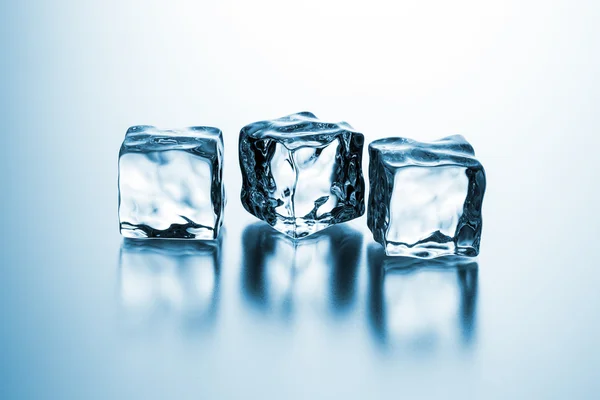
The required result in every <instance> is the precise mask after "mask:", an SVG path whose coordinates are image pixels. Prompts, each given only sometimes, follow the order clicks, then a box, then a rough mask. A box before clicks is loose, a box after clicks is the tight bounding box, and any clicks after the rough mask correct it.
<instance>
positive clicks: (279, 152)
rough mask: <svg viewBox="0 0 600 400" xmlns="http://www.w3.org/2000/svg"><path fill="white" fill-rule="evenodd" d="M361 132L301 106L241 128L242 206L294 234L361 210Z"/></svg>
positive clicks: (312, 230) (350, 216)
mask: <svg viewBox="0 0 600 400" xmlns="http://www.w3.org/2000/svg"><path fill="white" fill-rule="evenodd" d="M363 143H364V136H363V135H362V134H361V133H359V132H356V131H355V130H353V129H352V127H351V126H350V125H348V124H347V123H344V122H341V123H325V122H322V121H320V120H318V119H317V118H316V117H315V116H314V115H313V114H311V113H308V112H304V113H299V114H293V115H289V116H287V117H283V118H279V119H275V120H271V121H261V122H256V123H253V124H250V125H247V126H245V127H244V128H243V129H242V130H241V132H240V140H239V147H240V149H239V150H240V167H241V170H242V178H243V185H242V192H241V199H242V204H243V205H244V208H245V209H246V210H247V211H248V212H250V213H251V214H253V215H254V216H256V217H258V218H260V219H262V220H264V221H266V222H267V223H268V224H270V225H271V226H273V227H274V228H275V229H277V230H278V231H280V232H283V233H285V234H286V235H288V236H290V237H292V238H301V237H305V236H308V235H311V234H313V233H315V232H318V231H320V230H322V229H325V228H327V227H328V226H331V225H333V224H338V223H341V222H345V221H349V220H351V219H354V218H358V217H360V216H361V215H362V214H363V213H364V191H365V187H364V179H363V175H362V150H363Z"/></svg>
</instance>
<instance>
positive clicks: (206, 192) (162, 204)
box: [119, 126, 225, 240]
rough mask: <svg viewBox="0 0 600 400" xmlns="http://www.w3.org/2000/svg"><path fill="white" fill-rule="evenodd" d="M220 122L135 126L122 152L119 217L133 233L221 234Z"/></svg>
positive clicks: (129, 233) (187, 236)
mask: <svg viewBox="0 0 600 400" xmlns="http://www.w3.org/2000/svg"><path fill="white" fill-rule="evenodd" d="M222 175H223V136H222V134H221V131H220V130H219V129H217V128H211V127H192V128H186V129H180V130H160V129H157V128H155V127H153V126H134V127H131V128H129V130H128V131H127V134H126V135H125V140H124V141H123V145H122V146H121V151H120V152H119V223H120V229H121V234H122V235H123V236H125V237H129V238H171V239H205V240H209V239H215V238H216V237H217V236H218V235H219V229H220V227H221V225H222V222H223V209H224V206H225V188H224V185H223V180H222Z"/></svg>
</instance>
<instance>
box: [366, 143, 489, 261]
mask: <svg viewBox="0 0 600 400" xmlns="http://www.w3.org/2000/svg"><path fill="white" fill-rule="evenodd" d="M369 157H370V161H369V180H370V185H371V186H370V187H371V192H370V195H369V208H368V211H367V224H368V226H369V229H370V230H371V232H373V238H374V239H375V241H377V242H379V243H381V244H382V245H383V246H384V248H385V252H386V254H387V255H391V256H413V257H437V256H442V255H449V254H457V255H464V256H476V255H477V254H479V243H480V239H481V225H482V220H481V206H482V202H483V195H484V192H485V171H484V169H483V167H482V165H481V164H480V163H479V161H477V160H476V159H475V152H474V151H473V147H472V146H471V145H470V144H469V143H468V142H467V141H466V140H465V139H464V138H463V137H462V136H458V135H457V136H450V137H447V138H444V139H441V140H438V141H436V142H431V143H421V142H417V141H414V140H410V139H404V138H387V139H381V140H376V141H374V142H372V143H371V144H370V145H369Z"/></svg>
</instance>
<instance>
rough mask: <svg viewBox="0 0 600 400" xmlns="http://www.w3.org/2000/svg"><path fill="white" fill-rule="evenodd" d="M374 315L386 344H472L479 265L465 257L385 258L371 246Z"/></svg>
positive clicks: (412, 346) (434, 346)
mask: <svg viewBox="0 0 600 400" xmlns="http://www.w3.org/2000/svg"><path fill="white" fill-rule="evenodd" d="M369 253H370V256H369V263H370V266H369V267H370V269H371V291H372V293H371V296H372V297H371V307H370V308H371V317H372V322H373V326H374V328H375V332H376V333H377V336H378V337H379V339H381V340H382V341H383V342H384V343H387V344H392V345H395V346H399V347H404V348H409V349H438V348H444V347H458V345H460V344H461V343H465V342H466V343H469V342H470V341H471V339H472V334H473V329H474V326H473V321H474V317H475V315H474V313H475V304H476V299H477V297H476V296H477V264H476V263H475V262H472V261H469V260H468V259H464V258H456V257H443V258H439V259H436V260H418V259H412V258H405V257H399V258H385V257H384V256H377V255H376V254H374V250H373V249H369Z"/></svg>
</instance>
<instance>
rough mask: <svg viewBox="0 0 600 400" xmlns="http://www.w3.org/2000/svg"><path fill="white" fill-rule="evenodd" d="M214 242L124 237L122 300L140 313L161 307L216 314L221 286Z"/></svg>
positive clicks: (147, 313) (193, 314)
mask: <svg viewBox="0 0 600 400" xmlns="http://www.w3.org/2000/svg"><path fill="white" fill-rule="evenodd" d="M218 252H219V245H218V243H215V242H184V243H181V242H178V241H168V242H166V241H151V242H140V241H138V240H126V241H125V242H124V244H123V246H122V248H121V259H120V263H121V271H120V272H121V287H120V294H121V302H122V305H123V306H124V308H125V309H126V310H127V311H129V312H132V313H135V314H139V315H141V316H143V317H144V316H146V317H148V316H151V315H152V314H155V313H157V312H159V311H164V312H167V313H171V314H175V315H180V316H183V317H186V318H188V317H189V318H194V319H196V318H204V317H209V316H210V315H212V312H213V310H214V306H215V304H214V303H215V299H216V293H217V288H218V276H219V275H218V273H219V254H218Z"/></svg>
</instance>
